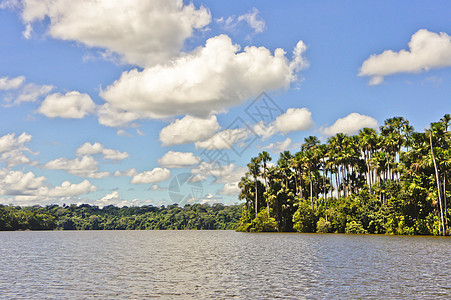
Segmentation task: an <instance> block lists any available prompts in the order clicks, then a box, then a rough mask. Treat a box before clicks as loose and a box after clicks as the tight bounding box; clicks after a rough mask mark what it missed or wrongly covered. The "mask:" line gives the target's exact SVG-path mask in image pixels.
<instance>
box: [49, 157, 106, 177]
mask: <svg viewBox="0 0 451 300" xmlns="http://www.w3.org/2000/svg"><path fill="white" fill-rule="evenodd" d="M43 167H44V168H46V169H50V170H64V171H66V172H68V173H70V174H72V175H76V176H81V177H89V178H104V177H107V176H109V175H110V173H108V172H97V171H98V170H99V167H98V164H97V161H96V160H95V159H94V158H93V157H92V156H89V155H85V156H83V157H81V158H78V157H77V158H75V159H72V160H71V159H68V158H64V157H62V158H57V159H55V160H52V161H49V162H48V163H46V164H45V165H44V166H43Z"/></svg>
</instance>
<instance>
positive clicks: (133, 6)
mask: <svg viewBox="0 0 451 300" xmlns="http://www.w3.org/2000/svg"><path fill="white" fill-rule="evenodd" d="M46 17H48V18H49V20H50V22H49V28H48V34H49V35H50V36H52V37H53V38H57V39H62V40H72V41H77V42H80V43H83V44H85V45H87V46H89V47H100V48H104V49H107V51H106V54H107V55H110V56H111V52H115V53H117V54H119V55H121V56H122V58H123V60H124V61H125V62H128V63H132V64H138V65H141V66H149V65H154V64H158V63H162V62H165V61H167V60H168V59H170V58H173V57H175V56H177V55H178V52H179V50H180V49H181V48H182V47H183V44H184V41H185V40H186V39H187V38H189V37H190V36H191V35H192V34H193V31H194V30H195V29H201V28H203V27H205V26H206V25H208V24H209V23H210V21H211V16H210V12H209V11H208V10H207V9H206V8H204V7H200V8H199V9H197V8H196V7H195V6H194V5H193V4H188V5H185V4H184V3H183V1H182V0H173V1H168V0H152V1H142V0H128V1H110V0H99V1H95V0H79V1H75V2H74V1H72V0H24V1H23V10H22V19H23V22H24V23H25V24H27V26H28V25H30V24H33V23H34V22H36V21H41V20H43V19H44V18H46ZM31 29H32V28H31V27H30V29H28V27H27V30H26V31H29V32H31Z"/></svg>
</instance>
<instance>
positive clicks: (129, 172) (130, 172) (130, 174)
mask: <svg viewBox="0 0 451 300" xmlns="http://www.w3.org/2000/svg"><path fill="white" fill-rule="evenodd" d="M137 174H138V171H137V170H136V169H135V168H131V169H128V170H125V171H119V170H117V171H116V172H114V176H115V177H120V176H125V177H133V176H135V175H137Z"/></svg>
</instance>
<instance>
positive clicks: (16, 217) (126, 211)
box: [0, 204, 243, 231]
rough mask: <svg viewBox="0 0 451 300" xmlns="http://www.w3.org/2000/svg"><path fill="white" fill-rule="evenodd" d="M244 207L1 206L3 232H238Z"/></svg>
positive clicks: (205, 205)
mask: <svg viewBox="0 0 451 300" xmlns="http://www.w3.org/2000/svg"><path fill="white" fill-rule="evenodd" d="M242 206H243V205H233V206H225V205H222V204H213V205H211V206H210V205H208V204H193V205H185V206H184V207H179V206H178V205H177V204H174V205H168V206H167V207H165V206H161V207H155V206H150V205H149V206H141V207H121V208H119V207H116V206H113V205H109V206H105V207H103V208H99V207H98V206H91V205H88V204H82V205H75V204H72V205H64V206H58V205H48V206H45V207H41V206H31V207H20V206H4V205H0V230H3V231H4V230H55V229H56V230H135V229H142V230H146V229H161V230H164V229H173V230H175V229H178V230H180V229H198V230H201V229H205V230H207V229H208V230H211V229H236V227H237V223H238V220H239V218H240V216H241V212H242Z"/></svg>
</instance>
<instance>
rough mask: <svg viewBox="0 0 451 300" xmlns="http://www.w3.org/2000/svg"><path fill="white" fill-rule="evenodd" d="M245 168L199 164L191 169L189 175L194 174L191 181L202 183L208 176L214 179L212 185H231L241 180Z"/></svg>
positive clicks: (213, 163) (233, 165)
mask: <svg viewBox="0 0 451 300" xmlns="http://www.w3.org/2000/svg"><path fill="white" fill-rule="evenodd" d="M246 171H247V168H245V167H238V166H236V165H235V164H233V163H230V164H228V165H220V164H218V163H215V162H212V163H207V162H204V161H203V162H201V163H200V164H199V165H198V166H196V167H195V168H193V169H191V173H192V174H195V176H193V178H192V179H191V181H193V182H195V181H203V180H205V179H207V177H208V176H212V177H213V178H214V183H231V182H237V181H240V180H241V177H243V176H244V174H245V173H246Z"/></svg>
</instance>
